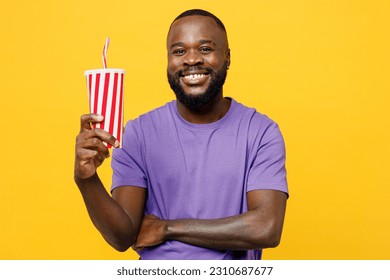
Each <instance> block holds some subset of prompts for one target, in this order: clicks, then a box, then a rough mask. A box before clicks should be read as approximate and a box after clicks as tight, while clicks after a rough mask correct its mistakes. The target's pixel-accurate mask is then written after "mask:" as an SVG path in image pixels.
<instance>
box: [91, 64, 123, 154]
mask: <svg viewBox="0 0 390 280" xmlns="http://www.w3.org/2000/svg"><path fill="white" fill-rule="evenodd" d="M124 74H125V70H123V69H95V70H87V71H85V72H84V75H85V76H86V78H87V88H88V97H89V109H90V112H91V113H92V114H99V115H102V116H104V121H103V122H101V123H94V124H93V128H101V129H104V130H105V131H107V132H109V133H110V134H112V135H113V136H114V137H115V138H116V139H117V140H118V141H119V143H122V133H123V78H124ZM121 146H122V144H121ZM107 147H108V148H111V145H110V144H107Z"/></svg>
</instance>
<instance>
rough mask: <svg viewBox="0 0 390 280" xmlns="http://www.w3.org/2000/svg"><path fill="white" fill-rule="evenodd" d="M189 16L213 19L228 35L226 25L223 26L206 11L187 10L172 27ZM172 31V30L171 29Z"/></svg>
mask: <svg viewBox="0 0 390 280" xmlns="http://www.w3.org/2000/svg"><path fill="white" fill-rule="evenodd" d="M188 16H204V17H210V18H212V19H213V20H214V21H215V22H216V23H217V24H218V26H219V27H220V28H221V29H222V30H223V31H225V33H226V28H225V25H223V23H222V21H221V20H220V19H219V18H217V17H216V16H215V15H213V14H212V13H210V12H208V11H205V10H201V9H192V10H187V11H185V12H182V13H181V14H180V15H178V16H177V17H176V18H175V19H174V20H173V21H172V23H171V26H172V24H173V23H174V22H175V21H177V20H178V19H181V18H183V17H188ZM169 29H170V28H169Z"/></svg>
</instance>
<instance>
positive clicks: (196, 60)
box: [184, 50, 203, 66]
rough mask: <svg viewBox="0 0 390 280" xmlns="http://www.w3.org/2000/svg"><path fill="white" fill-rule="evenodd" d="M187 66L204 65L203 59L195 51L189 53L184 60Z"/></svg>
mask: <svg viewBox="0 0 390 280" xmlns="http://www.w3.org/2000/svg"><path fill="white" fill-rule="evenodd" d="M184 64H185V65H191V66H192V65H200V64H203V57H202V55H201V54H200V53H198V52H197V51H195V50H191V51H189V52H188V53H187V54H186V56H185V58H184Z"/></svg>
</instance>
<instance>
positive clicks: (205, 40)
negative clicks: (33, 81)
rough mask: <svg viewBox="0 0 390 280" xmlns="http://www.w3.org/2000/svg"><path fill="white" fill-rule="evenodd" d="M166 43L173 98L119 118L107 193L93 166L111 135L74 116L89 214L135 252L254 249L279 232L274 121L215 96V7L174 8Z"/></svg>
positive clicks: (219, 76) (223, 69)
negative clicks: (121, 128)
mask: <svg viewBox="0 0 390 280" xmlns="http://www.w3.org/2000/svg"><path fill="white" fill-rule="evenodd" d="M167 51H168V70H167V72H168V81H169V83H170V86H171V88H172V90H173V91H174V93H175V95H176V100H174V101H171V102H169V103H167V104H166V105H165V106H162V107H160V108H157V109H155V110H153V111H151V112H149V113H147V114H144V115H142V116H140V117H139V118H137V119H136V120H134V121H129V122H128V123H127V125H126V129H125V134H124V137H123V146H122V148H117V149H115V150H114V151H113V160H112V168H113V183H112V188H111V190H112V197H111V196H110V195H109V194H108V193H107V192H106V190H105V188H104V186H103V185H102V183H101V181H100V180H99V177H98V175H97V173H96V170H97V167H98V166H100V165H101V164H102V162H103V161H104V159H105V158H106V157H108V156H109V152H108V150H107V148H106V147H105V146H104V144H103V142H108V143H110V144H112V145H113V146H116V147H118V142H117V141H116V140H115V139H114V138H113V136H111V135H110V134H108V133H107V132H105V131H102V130H99V129H91V127H90V123H91V122H100V121H102V117H101V116H97V115H91V114H89V115H83V116H82V117H81V130H80V134H79V135H78V137H77V140H76V161H75V181H76V183H77V185H78V187H79V189H80V191H81V193H82V195H83V198H84V201H85V204H86V207H87V210H88V213H89V215H90V217H91V220H92V221H93V223H94V225H95V226H96V228H97V229H98V230H99V231H100V232H101V234H102V235H103V237H104V238H105V239H106V241H107V242H108V243H109V244H111V245H112V246H113V247H114V248H115V249H117V250H119V251H125V250H127V249H128V248H129V247H131V246H133V248H134V249H135V250H137V252H138V253H139V254H140V256H141V258H142V259H260V258H261V249H262V248H267V247H275V246H277V245H278V244H279V242H280V238H281V233H282V227H283V220H284V213H285V208H286V200H287V197H288V190H287V182H286V171H285V149H284V141H283V138H282V135H281V133H280V131H279V128H278V126H277V125H276V124H275V123H274V122H273V121H272V120H270V119H269V118H268V117H266V116H264V115H262V114H260V113H257V112H256V111H255V110H254V109H250V108H247V107H245V106H244V105H242V104H240V103H238V102H237V101H235V100H234V99H232V98H227V97H224V96H223V90H222V88H223V84H224V81H225V78H226V74H227V69H228V68H229V65H230V49H229V46H228V40H227V34H226V30H225V27H224V25H223V24H222V22H221V21H220V20H219V19H218V18H216V17H215V16H214V15H212V14H211V13H209V12H206V11H203V10H189V11H186V12H184V13H182V14H181V15H179V16H178V17H177V18H176V19H175V20H174V21H173V23H172V25H171V27H170V30H169V33H168V37H167Z"/></svg>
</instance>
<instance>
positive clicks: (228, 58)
mask: <svg viewBox="0 0 390 280" xmlns="http://www.w3.org/2000/svg"><path fill="white" fill-rule="evenodd" d="M225 59H226V69H229V67H230V49H227V51H226V53H225Z"/></svg>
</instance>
